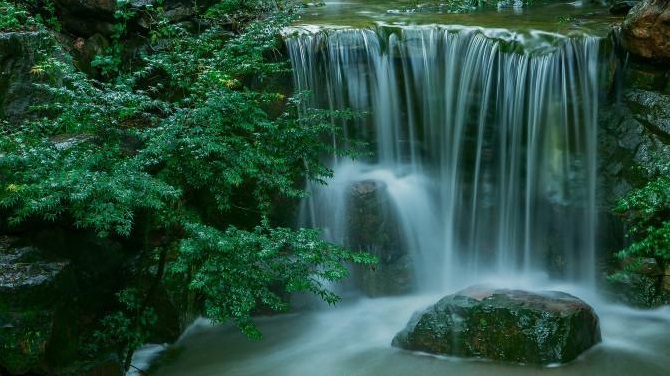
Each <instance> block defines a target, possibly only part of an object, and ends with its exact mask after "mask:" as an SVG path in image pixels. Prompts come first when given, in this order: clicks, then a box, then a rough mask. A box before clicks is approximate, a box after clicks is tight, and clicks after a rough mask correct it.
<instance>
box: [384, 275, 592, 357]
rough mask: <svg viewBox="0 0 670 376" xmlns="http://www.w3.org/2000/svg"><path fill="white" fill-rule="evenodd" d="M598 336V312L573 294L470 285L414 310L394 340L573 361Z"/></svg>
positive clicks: (459, 352) (445, 351)
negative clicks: (420, 309) (421, 308)
mask: <svg viewBox="0 0 670 376" xmlns="http://www.w3.org/2000/svg"><path fill="white" fill-rule="evenodd" d="M598 342H600V327H599V324H598V316H597V315H596V314H595V312H594V311H593V309H592V308H591V307H590V306H589V305H587V304H586V303H584V302H583V301H581V300H580V299H578V298H576V297H574V296H572V295H569V294H566V293H563V292H556V291H549V292H543V293H540V294H538V293H532V292H527V291H518V290H504V289H500V290H496V289H488V288H485V287H471V288H468V289H466V290H463V291H460V292H457V293H456V294H453V295H448V296H446V297H444V298H442V299H441V300H440V301H439V302H437V303H436V304H435V305H433V306H431V307H429V308H427V309H426V310H424V311H423V312H421V313H418V314H415V315H414V317H412V319H411V320H410V322H409V323H408V324H407V327H406V328H405V329H403V330H402V331H401V332H399V333H398V334H397V335H396V336H395V338H394V339H393V346H397V347H401V348H403V349H407V350H413V351H422V352H428V353H433V354H441V355H452V356H458V357H466V358H483V359H493V360H500V361H505V362H514V363H531V364H542V365H546V364H554V363H566V362H569V361H571V360H573V359H575V358H576V357H577V356H578V355H579V354H581V353H582V352H584V351H585V350H587V349H589V348H590V347H592V346H593V345H595V344H597V343H598Z"/></svg>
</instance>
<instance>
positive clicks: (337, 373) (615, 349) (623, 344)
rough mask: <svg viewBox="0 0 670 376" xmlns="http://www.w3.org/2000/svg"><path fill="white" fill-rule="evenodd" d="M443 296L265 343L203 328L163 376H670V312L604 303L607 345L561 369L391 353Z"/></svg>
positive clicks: (278, 330) (268, 331) (373, 308)
mask: <svg viewBox="0 0 670 376" xmlns="http://www.w3.org/2000/svg"><path fill="white" fill-rule="evenodd" d="M437 299H438V296H435V295H432V296H414V297H403V298H377V299H361V300H358V301H356V302H355V303H353V304H345V305H343V306H341V307H338V308H335V309H331V310H326V311H322V312H301V313H297V314H292V315H283V316H280V317H274V318H264V319H260V320H259V324H260V327H261V330H263V332H264V333H265V339H263V340H261V341H252V340H249V339H246V338H244V337H243V336H242V335H241V334H240V333H239V331H238V330H237V329H235V328H233V327H230V326H223V327H222V326H217V327H212V326H210V325H209V324H208V323H207V322H205V321H201V322H198V323H196V325H195V326H194V327H192V328H191V333H189V335H188V336H185V337H184V338H183V339H182V340H180V342H179V343H178V345H179V347H180V348H181V349H182V350H181V351H182V352H181V353H180V354H179V356H178V357H177V358H176V360H175V361H171V362H168V363H167V364H165V365H164V366H163V367H161V368H159V369H158V371H157V372H156V373H155V375H157V376H186V375H188V376H215V375H217V376H315V375H318V376H407V375H422V376H444V375H459V376H479V375H496V376H503V375H514V376H526V375H539V374H542V375H552V376H554V375H555V376H594V375H603V376H605V375H606V376H631V375H635V376H665V375H667V367H668V364H670V351H668V349H670V336H668V335H667V334H668V333H670V309H669V308H667V307H666V308H665V309H663V310H656V311H652V312H640V311H635V310H632V309H627V308H623V307H619V306H610V305H605V304H602V303H598V302H593V301H589V303H592V304H594V305H595V306H596V307H597V310H598V312H599V314H600V317H601V329H602V336H603V342H602V343H601V344H599V345H596V346H595V347H594V348H592V349H590V350H588V351H587V352H585V353H584V354H582V355H581V356H580V357H579V358H578V359H576V360H575V361H573V362H571V363H569V364H567V365H563V366H560V367H554V368H546V367H545V368H542V367H535V366H527V365H526V366H520V365H514V364H501V363H496V362H484V361H473V360H464V359H455V358H448V357H435V356H428V355H422V354H415V353H411V352H407V351H402V350H399V349H396V348H392V347H391V346H390V343H391V339H392V338H393V335H394V334H395V333H396V332H397V331H398V330H399V328H402V327H404V325H405V324H406V322H407V321H408V320H409V318H410V316H411V314H412V312H413V311H414V310H415V309H417V308H421V307H425V306H427V305H429V304H431V303H434V302H435V301H436V300H437Z"/></svg>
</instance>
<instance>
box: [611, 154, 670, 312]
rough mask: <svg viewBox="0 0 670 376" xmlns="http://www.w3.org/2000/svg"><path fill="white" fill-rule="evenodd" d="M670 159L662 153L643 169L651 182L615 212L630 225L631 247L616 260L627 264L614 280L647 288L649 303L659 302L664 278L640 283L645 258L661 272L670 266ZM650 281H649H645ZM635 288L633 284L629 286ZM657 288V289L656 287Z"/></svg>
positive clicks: (634, 191)
mask: <svg viewBox="0 0 670 376" xmlns="http://www.w3.org/2000/svg"><path fill="white" fill-rule="evenodd" d="M669 162H670V158H669V157H668V155H666V154H663V153H659V154H657V159H656V160H655V162H653V163H652V164H650V165H649V166H646V167H639V169H640V170H641V173H642V175H644V176H647V177H648V180H647V182H646V183H645V184H644V185H643V186H642V187H640V188H637V189H634V190H632V191H631V192H629V193H628V194H627V195H626V196H625V197H623V198H621V199H620V200H619V201H618V202H617V204H616V206H615V208H614V211H615V212H617V213H620V214H621V215H625V216H626V219H627V221H628V222H629V226H630V227H629V228H628V233H627V236H628V237H629V238H630V240H631V242H630V244H629V245H628V246H627V247H626V248H624V249H622V250H621V251H619V252H618V253H617V254H616V257H617V258H618V259H620V260H622V261H623V269H622V270H621V271H619V272H617V273H615V274H614V275H612V276H611V279H612V280H613V281H615V282H622V283H627V282H629V281H634V283H632V284H633V285H640V286H645V290H649V289H653V290H655V291H656V292H655V293H652V292H653V291H652V292H650V291H644V294H641V295H644V296H648V298H645V299H646V300H645V302H647V303H650V304H655V303H658V302H659V299H660V298H659V292H660V286H659V284H660V283H661V279H660V278H655V277H654V279H657V280H658V281H656V282H655V283H652V284H649V283H639V282H636V281H638V280H640V278H642V277H645V276H638V275H637V274H639V273H640V269H641V263H642V261H641V260H642V259H643V258H651V259H654V260H655V261H656V263H657V264H658V265H659V267H660V268H661V270H665V269H666V268H667V267H668V266H670V175H669V173H670V163H669ZM645 278H647V279H649V277H645ZM629 284H631V283H629ZM653 285H656V286H653Z"/></svg>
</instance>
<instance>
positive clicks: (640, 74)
mask: <svg viewBox="0 0 670 376" xmlns="http://www.w3.org/2000/svg"><path fill="white" fill-rule="evenodd" d="M625 86H626V87H627V88H630V89H644V90H652V91H659V92H660V91H663V89H664V88H666V87H667V86H668V70H667V69H659V68H658V67H654V66H650V65H648V64H635V63H631V64H629V67H628V69H627V70H626V79H625Z"/></svg>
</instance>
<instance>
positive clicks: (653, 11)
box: [621, 0, 670, 64]
mask: <svg viewBox="0 0 670 376" xmlns="http://www.w3.org/2000/svg"><path fill="white" fill-rule="evenodd" d="M621 42H622V45H623V47H624V48H625V49H626V50H628V51H629V52H630V53H631V54H633V55H635V56H638V57H641V58H644V59H647V60H650V61H653V62H657V63H663V64H670V0H643V1H642V2H641V3H640V4H638V5H637V6H635V7H634V8H633V9H631V11H630V13H628V16H626V19H625V20H624V23H623V27H622V29H621Z"/></svg>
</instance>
